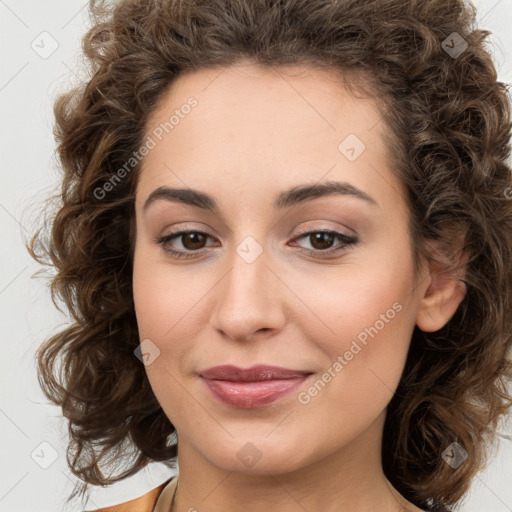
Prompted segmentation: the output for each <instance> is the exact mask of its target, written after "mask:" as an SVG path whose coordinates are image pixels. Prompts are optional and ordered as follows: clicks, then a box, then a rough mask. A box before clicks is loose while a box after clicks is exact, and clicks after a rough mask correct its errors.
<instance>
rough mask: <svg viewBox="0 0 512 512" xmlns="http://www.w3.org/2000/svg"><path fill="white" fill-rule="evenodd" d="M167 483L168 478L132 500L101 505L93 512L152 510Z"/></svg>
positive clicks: (139, 511)
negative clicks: (106, 505)
mask: <svg viewBox="0 0 512 512" xmlns="http://www.w3.org/2000/svg"><path fill="white" fill-rule="evenodd" d="M168 483H169V480H167V481H166V482H164V483H163V484H160V485H159V486H158V487H155V488H154V489H151V491H149V492H147V493H146V494H143V495H142V496H139V497H138V498H135V499H134V500H130V501H125V502H123V503H119V504H118V505H112V506H110V507H103V508H100V509H97V510H95V511H94V512H152V511H153V509H154V507H155V504H156V501H157V499H158V497H159V496H160V494H161V493H162V491H163V489H164V487H165V486H166V485H167V484H168Z"/></svg>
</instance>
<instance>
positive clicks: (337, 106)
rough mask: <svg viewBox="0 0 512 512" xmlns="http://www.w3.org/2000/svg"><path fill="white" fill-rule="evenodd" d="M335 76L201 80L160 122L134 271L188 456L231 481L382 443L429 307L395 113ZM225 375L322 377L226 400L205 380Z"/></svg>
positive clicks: (138, 305) (153, 123)
mask: <svg viewBox="0 0 512 512" xmlns="http://www.w3.org/2000/svg"><path fill="white" fill-rule="evenodd" d="M330 73H331V72H329V71H318V70H315V69H311V68H306V67H296V68H277V69H274V70H269V69H266V70H265V69H261V68H259V67H256V66H253V65H251V64H238V65H236V66H232V67H229V68H222V69H220V68H218V69H209V70H201V71H197V72H194V73H189V74H186V75H182V76H180V78H179V79H178V80H177V81H176V82H174V83H173V84H172V87H171V88H170V89H169V91H168V92H167V93H166V95H165V97H163V98H162V101H161V102H160V103H159V106H158V108H157V109H156V110H155V111H154V112H153V115H152V117H151V119H150V120H149V122H148V124H147V133H146V141H147V142H148V144H147V147H148V148H149V150H148V151H147V154H146V156H145V158H144V163H143V167H142V170H141V174H140V176H139V181H138V185H137V191H136V205H135V207H136V231H137V234H136V245H135V253H134V254H135V255H134V273H133V287H134V300H135V309H136V316H137V322H138V326H139V334H140V339H141V341H142V340H144V341H143V348H144V346H145V347H146V352H147V353H148V354H149V355H148V356H147V357H148V359H147V361H146V370H147V374H148V377H149V380H150V383H151V386H152V388H153V390H154V393H155V395H156V397H157V398H158V400H159V402H160V404H161V405H162V408H163V410H164V411H165V413H166V415H167V416H168V417H169V419H170V421H171V422H172V423H173V425H174V426H175V427H176V430H177V432H178V438H179V443H180V445H179V449H180V451H181V450H185V448H184V447H185V446H186V447H187V448H186V449H187V450H188V452H189V453H192V452H193V453H194V454H195V455H196V456H197V457H198V458H200V459H202V460H203V461H204V462H208V463H210V464H213V465H215V466H216V467H219V468H223V469H224V470H228V471H237V472H243V471H247V472H249V471H250V472H252V473H254V472H255V471H261V472H263V471H270V472H285V471H292V470H296V469H298V468H301V467H304V466H305V465H307V464H310V463H313V462H315V461H318V460H320V459H321V458H322V457H325V456H327V455H330V454H334V453H339V452H341V451H343V450H344V449H346V448H347V447H349V446H350V445H351V443H353V442H355V440H356V439H357V438H358V437H360V436H361V435H362V434H363V432H370V431H373V432H377V431H378V430H379V429H380V428H381V427H382V424H383V423H382V422H383V419H384V417H385V410H386V406H387V404H388V403H389V401H390V400H391V398H392V396H393V391H394V390H395V389H396V387H397V385H398V383H399V380H400V376H401V373H402V370H403V367H404V363H405V358H406V355H407V351H408V347H409V343H410V338H411V335H412V331H413V328H414V325H415V314H416V309H417V306H418V300H419V293H418V291H419V292H421V290H419V289H417V288H415V286H414V283H415V280H414V279H415V275H414V272H413V260H412V252H411V241H410V238H409V234H408V222H409V213H408V211H407V208H406V206H405V203H404V198H405V190H404V189H403V186H402V184H401V183H400V182H399V180H398V179H397V178H396V177H395V176H394V174H393V173H392V172H391V169H390V168H389V167H388V165H387V161H388V159H387V149H386V146H385V144H384V142H383V133H384V131H385V130H386V129H387V128H386V126H385V125H384V121H383V120H382V118H381V114H380V111H379V108H378V106H377V105H376V104H375V103H374V102H373V101H372V100H370V99H357V98H354V97H353V96H351V95H350V94H349V93H348V92H347V91H346V90H345V89H344V88H343V86H342V85H341V84H340V81H339V80H338V79H337V78H336V76H335V75H334V74H330ZM191 97H192V98H193V100H190V98H191ZM187 105H189V106H187ZM172 116H174V117H172ZM166 123H167V124H166ZM327 183H329V184H331V185H333V184H334V183H337V184H338V185H337V186H334V185H333V188H332V189H327V188H325V187H324V188H323V189H322V188H318V189H317V190H316V192H315V190H314V189H312V190H309V192H308V190H307V189H306V190H305V191H304V192H303V193H291V192H290V191H292V192H293V190H298V188H302V187H311V186H312V185H316V186H320V185H325V184H327ZM162 187H166V188H167V189H184V190H185V191H186V192H187V193H186V194H184V193H176V192H172V191H169V190H167V191H165V189H164V188H162ZM157 189H159V192H156V193H154V191H156V190H157ZM192 191H194V192H197V193H198V194H199V193H200V194H202V196H199V199H201V200H199V199H197V197H196V196H194V194H192ZM205 194H206V195H207V196H209V197H208V198H207V199H206V200H205V198H204V195H205ZM177 197H178V198H177ZM194 197H196V199H195V200H192V199H193V198H194ZM183 231H185V232H188V233H189V234H188V235H187V234H185V235H183V234H181V235H180V234H178V233H180V232H183ZM326 232H327V233H326ZM172 251H176V253H173V252H172ZM143 351H144V350H143ZM224 364H230V365H235V366H237V367H240V368H244V369H245V368H249V367H252V366H254V365H260V364H261V365H273V366H279V367H284V368H287V369H293V370H298V371H300V372H307V375H306V376H302V377H299V378H295V379H292V380H293V385H291V383H290V382H288V383H286V382H284V384H283V380H275V381H274V382H273V383H272V385H271V386H269V387H267V388H265V389H264V390H263V391H262V385H261V384H259V385H253V388H252V391H251V390H250V386H251V385H250V384H240V383H239V384H238V385H231V387H230V385H229V384H227V385H225V383H224V384H222V383H220V384H219V383H218V382H217V384H219V386H220V387H222V385H225V387H223V388H222V389H223V390H224V391H225V392H226V393H227V397H228V398H227V400H228V401H227V402H226V401H225V400H222V399H219V398H217V396H216V395H215V394H214V393H213V392H212V388H213V387H215V386H214V385H213V384H212V382H211V381H207V379H205V378H203V377H201V372H202V371H203V370H205V369H207V368H210V367H214V366H217V365H224ZM208 382H209V383H208ZM267 384H268V382H267ZM274 385H275V387H273V386H274ZM244 386H245V387H244ZM287 386H289V387H287ZM277 389H279V390H281V392H280V393H277V392H276V390H277ZM285 389H287V392H284V391H283V390H285ZM265 391H266V394H265ZM237 393H238V395H237ZM251 393H253V394H252V395H251ZM240 394H241V395H242V396H243V397H244V398H242V399H240V400H238V401H237V400H236V396H240ZM248 396H252V399H249V398H248ZM262 396H263V398H262ZM230 397H231V398H230ZM376 425H377V426H378V427H379V429H375V428H373V427H375V426H376ZM372 428H373V430H372ZM319 432H320V433H321V435H319ZM375 435H377V434H375ZM248 443H252V445H249V444H248ZM299 445H300V446H301V450H297V446H299ZM244 450H245V451H246V452H250V451H251V450H252V451H253V452H254V454H256V456H257V457H259V456H261V459H260V460H259V462H258V463H257V464H256V465H254V467H252V468H249V467H248V466H244V463H243V461H242V458H243V457H242V456H241V454H244V453H245V452H244ZM258 454H259V455H258ZM270 455H271V456H270ZM180 457H181V452H180Z"/></svg>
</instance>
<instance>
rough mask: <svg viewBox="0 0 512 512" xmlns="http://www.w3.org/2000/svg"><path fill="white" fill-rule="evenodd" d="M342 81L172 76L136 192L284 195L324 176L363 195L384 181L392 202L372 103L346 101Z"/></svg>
mask: <svg viewBox="0 0 512 512" xmlns="http://www.w3.org/2000/svg"><path fill="white" fill-rule="evenodd" d="M344 79H345V77H343V76H342V75H340V73H339V72H338V71H335V70H332V69H331V70H330V69H317V68H311V67H306V66H288V67H278V68H265V67H260V66H257V65H254V64H238V65H235V66H230V67H222V68H210V69H202V70H199V71H194V72H187V73H184V74H182V75H180V76H179V77H178V78H177V79H176V81H175V82H173V83H172V85H171V86H170V87H169V88H168V90H167V91H166V92H165V93H164V94H163V95H162V97H161V98H160V101H159V102H158V105H157V107H156V108H155V110H154V111H153V112H152V114H151V116H150V117H149V119H148V122H147V124H146V135H147V136H150V137H152V138H153V139H154V140H155V143H156V144H155V147H154V148H153V149H152V150H151V151H150V152H149V154H148V155H147V156H146V157H145V158H144V160H143V165H142V171H141V175H140V179H139V187H138V188H139V190H142V191H145V192H148V191H149V189H153V188H156V187H158V186H160V185H162V184H175V185H178V184H179V185H181V186H183V185H185V186H189V187H194V188H203V189H204V188H208V189H210V190H214V189H217V190H219V187H221V188H225V187H231V188H233V187H234V188H235V189H237V187H239V188H241V187H244V188H247V187H248V186H249V187H252V188H253V189H254V188H258V189H263V188H266V189H270V188H273V189H276V188H277V189H284V188H286V187H289V186H290V185H293V184H294V183H297V182H301V183H303V182H304V181H308V180H309V181H319V180H320V179H321V178H322V176H323V175H326V173H328V176H326V177H327V178H328V179H331V180H337V179H347V178H351V179H352V181H354V180H355V181H356V182H357V183H354V184H355V185H356V186H359V187H360V188H363V189H366V190H371V189H372V188H376V187H377V188H378V187H380V188H382V181H383V179H384V181H385V182H387V183H388V185H389V184H391V185H392V186H393V188H394V189H395V193H396V192H397V191H398V190H399V189H400V187H401V184H400V183H399V182H398V180H397V179H396V178H395V177H394V176H390V175H389V170H388V169H386V168H385V167H386V166H385V163H386V162H387V148H386V146H385V144H384V141H383V138H382V133H383V130H385V129H386V127H385V126H384V121H383V120H382V115H381V111H380V109H379V106H378V103H376V101H375V100H373V99H371V98H354V96H353V95H352V94H351V93H350V92H348V91H347V90H346V89H345V87H344V86H343V80H344ZM346 79H347V80H352V81H353V80H355V79H356V78H354V77H353V76H347V77H346ZM191 98H193V103H192V102H191ZM191 104H195V105H194V106H193V107H190V106H189V105H191ZM354 156H355V158H354ZM402 192H403V191H402ZM146 195H147V193H146ZM140 200H142V199H140Z"/></svg>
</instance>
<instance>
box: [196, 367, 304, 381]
mask: <svg viewBox="0 0 512 512" xmlns="http://www.w3.org/2000/svg"><path fill="white" fill-rule="evenodd" d="M311 373H312V372H308V371H302V370H289V369H288V368H282V367H280V366H269V365H257V366H252V367H251V368H247V369H243V368H238V367H237V366H233V365H229V364H225V365H221V366H214V367H212V368H208V369H207V370H203V371H201V372H199V374H200V375H201V377H203V378H205V379H211V380H228V381H231V382H257V381H262V380H272V379H293V378H299V377H304V376H305V375H309V374H311Z"/></svg>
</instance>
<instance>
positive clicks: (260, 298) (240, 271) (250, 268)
mask: <svg viewBox="0 0 512 512" xmlns="http://www.w3.org/2000/svg"><path fill="white" fill-rule="evenodd" d="M230 263H231V270H230V271H229V272H227V274H226V275H225V277H224V278H223V279H222V280H221V282H220V283H219V284H218V285H217V286H216V287H215V289H214V290H215V293H214V297H213V299H214V304H215V306H214V311H213V313H212V315H211V317H210V322H211V324H212V326H213V327H214V328H215V329H216V330H217V331H219V332H220V333H221V334H222V335H223V336H224V337H227V338H229V339H231V340H234V341H245V340H248V339H249V338H251V337H252V336H254V335H255V334H256V333H258V332H260V334H262V333H266V334H265V335H266V336H269V335H272V334H273V333H275V332H277V331H279V330H280V329H282V327H283V325H284V323H285V311H284V303H283V300H286V294H285V290H286V286H285V285H284V284H283V283H282V282H281V280H280V279H279V278H278V277H277V275H276V274H277V272H276V270H274V269H272V268H270V266H271V263H270V261H269V258H267V255H266V253H265V251H263V252H262V253H261V254H260V255H259V256H258V257H257V258H256V259H255V260H254V261H252V262H251V261H250V260H247V259H244V257H242V256H240V254H238V253H237V252H234V254H233V257H232V258H230Z"/></svg>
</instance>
